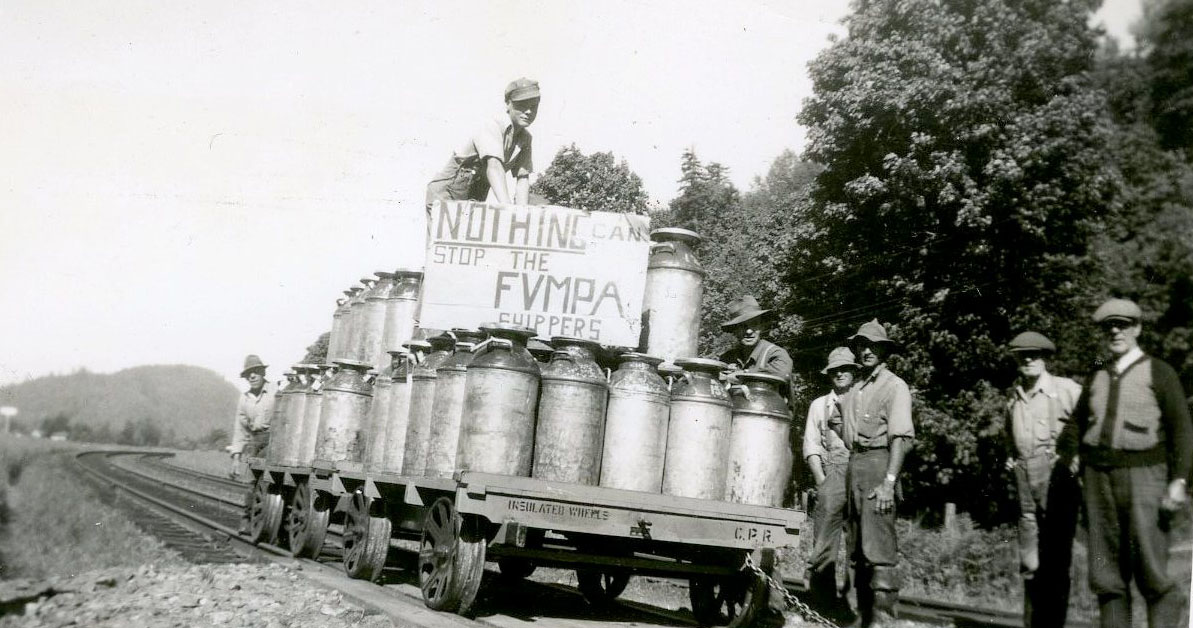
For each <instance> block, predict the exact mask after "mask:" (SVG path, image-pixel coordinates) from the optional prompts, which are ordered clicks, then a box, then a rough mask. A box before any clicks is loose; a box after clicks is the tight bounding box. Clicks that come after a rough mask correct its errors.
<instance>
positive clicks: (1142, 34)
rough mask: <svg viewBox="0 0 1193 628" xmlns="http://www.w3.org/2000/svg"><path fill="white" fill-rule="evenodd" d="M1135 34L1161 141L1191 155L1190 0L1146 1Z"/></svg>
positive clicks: (1192, 42)
mask: <svg viewBox="0 0 1193 628" xmlns="http://www.w3.org/2000/svg"><path fill="white" fill-rule="evenodd" d="M1136 34H1137V36H1138V38H1139V43H1140V44H1141V47H1142V49H1143V53H1144V55H1145V58H1146V66H1147V70H1148V73H1149V77H1148V78H1149V83H1150V88H1151V89H1150V93H1149V96H1150V100H1151V113H1152V115H1153V116H1154V119H1153V124H1154V125H1155V129H1156V131H1157V132H1158V133H1159V140H1160V144H1161V146H1162V147H1164V148H1166V149H1183V150H1184V151H1186V157H1193V36H1191V35H1193V0H1151V1H1150V2H1145V3H1144V12H1143V19H1142V20H1141V21H1140V23H1139V26H1138V28H1137V33H1136Z"/></svg>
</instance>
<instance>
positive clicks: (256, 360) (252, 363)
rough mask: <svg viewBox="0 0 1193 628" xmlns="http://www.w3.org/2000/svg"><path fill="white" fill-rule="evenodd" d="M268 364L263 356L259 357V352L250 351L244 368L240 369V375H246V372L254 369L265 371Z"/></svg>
mask: <svg viewBox="0 0 1193 628" xmlns="http://www.w3.org/2000/svg"><path fill="white" fill-rule="evenodd" d="M267 366H269V365H268V364H266V363H264V362H262V361H261V358H260V357H258V356H257V354H255V353H250V354H248V356H247V357H245V359H244V368H242V369H240V376H241V377H244V375H245V373H248V372H249V371H251V370H253V369H261V370H262V371H264V370H265V368H266V367H267Z"/></svg>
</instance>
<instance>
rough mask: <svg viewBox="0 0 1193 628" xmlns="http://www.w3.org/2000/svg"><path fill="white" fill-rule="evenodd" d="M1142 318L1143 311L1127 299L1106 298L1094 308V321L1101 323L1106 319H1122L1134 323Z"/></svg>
mask: <svg viewBox="0 0 1193 628" xmlns="http://www.w3.org/2000/svg"><path fill="white" fill-rule="evenodd" d="M1141 318H1143V311H1142V310H1140V309H1139V306H1138V305H1136V304H1135V302H1134V301H1129V300H1127V299H1107V300H1106V302H1105V303H1103V304H1102V305H1100V306H1098V309H1096V310H1094V322H1095V323H1101V322H1102V321H1108V320H1123V321H1128V322H1131V323H1134V322H1136V321H1138V320H1139V319H1141Z"/></svg>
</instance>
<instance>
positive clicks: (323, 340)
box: [302, 331, 331, 364]
mask: <svg viewBox="0 0 1193 628" xmlns="http://www.w3.org/2000/svg"><path fill="white" fill-rule="evenodd" d="M330 341H331V332H330V331H325V332H323V333H322V334H319V337H318V338H316V339H315V342H314V343H313V344H311V345H309V346H307V352H306V355H304V356H302V364H323V363H324V362H326V361H327V347H328V343H329V342H330Z"/></svg>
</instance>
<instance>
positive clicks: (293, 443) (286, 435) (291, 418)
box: [269, 364, 311, 466]
mask: <svg viewBox="0 0 1193 628" xmlns="http://www.w3.org/2000/svg"><path fill="white" fill-rule="evenodd" d="M310 366H311V365H309V364H295V365H294V366H293V367H291V368H293V369H294V372H295V374H296V375H295V378H294V383H293V384H291V385H290V386H288V387H287V388H288V389H289V390H288V392H287V393H286V410H285V413H284V415H283V416H284V418H285V423H286V428H285V430H284V431H283V432H281V433H278V432H275V433H273V434H272V436H271V437H270V439H269V444H270V448H271V449H272V448H273V446H274V444H275V443H276V444H277V448H278V449H277V459H276V460H274V461H273V462H274V463H276V464H281V465H286V466H294V464H295V463H296V462H297V460H296V458H297V456H298V445H299V440H300V439H301V438H302V428H303V424H302V420H303V417H304V415H305V414H306V409H307V391H309V390H310V387H311V378H310V371H309V368H310Z"/></svg>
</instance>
